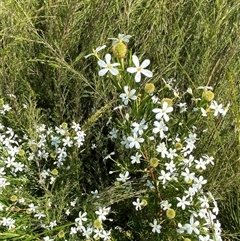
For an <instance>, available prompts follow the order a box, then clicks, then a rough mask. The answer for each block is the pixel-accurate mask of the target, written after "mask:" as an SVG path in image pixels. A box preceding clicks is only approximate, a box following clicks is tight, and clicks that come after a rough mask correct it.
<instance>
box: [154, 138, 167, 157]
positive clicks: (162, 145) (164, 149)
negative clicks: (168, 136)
mask: <svg viewBox="0 0 240 241" xmlns="http://www.w3.org/2000/svg"><path fill="white" fill-rule="evenodd" d="M156 150H157V152H160V153H161V157H162V158H165V157H166V156H168V154H169V153H168V150H167V147H166V144H165V142H161V143H160V144H159V145H157V149H156Z"/></svg>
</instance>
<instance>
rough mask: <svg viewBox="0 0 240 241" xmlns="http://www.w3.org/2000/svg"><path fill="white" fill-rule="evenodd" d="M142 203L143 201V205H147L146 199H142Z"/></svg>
mask: <svg viewBox="0 0 240 241" xmlns="http://www.w3.org/2000/svg"><path fill="white" fill-rule="evenodd" d="M142 203H143V207H145V206H147V205H148V201H147V200H146V199H143V200H142Z"/></svg>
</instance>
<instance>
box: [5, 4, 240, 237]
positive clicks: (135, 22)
mask: <svg viewBox="0 0 240 241" xmlns="http://www.w3.org/2000/svg"><path fill="white" fill-rule="evenodd" d="M239 11H240V3H239V1H234V0H228V1H224V0H211V1H196V0H186V1H173V0H172V1H167V0H165V1H157V0H148V1H146V0H137V1H132V0H121V1H120V0H114V1H102V0H92V1H90V0H84V1H77V0H71V1H69V0H59V1H54V0H50V1H44V0H31V1H13V0H2V1H1V3H0V20H1V21H0V85H1V89H0V91H1V97H4V98H6V99H9V100H10V101H11V103H12V104H13V106H14V109H15V115H14V116H12V118H11V119H10V120H8V121H9V122H10V123H11V125H13V126H21V127H23V128H24V129H25V130H26V131H27V132H28V133H30V134H32V135H34V133H32V132H33V130H32V127H33V126H34V125H36V124H37V123H39V122H40V120H41V121H42V122H44V123H46V124H47V125H60V124H61V123H62V122H70V121H72V120H75V121H77V122H80V123H81V124H82V125H84V128H85V131H86V132H87V133H88V138H87V140H86V142H87V145H86V146H87V147H86V149H87V150H86V152H85V153H86V154H84V156H83V157H82V158H83V159H84V160H89V162H87V163H86V162H85V163H84V164H82V166H81V172H82V173H84V177H82V178H83V179H84V181H83V183H84V188H90V189H91V190H94V189H100V190H101V189H102V190H103V189H105V188H109V187H108V185H109V184H110V183H111V181H112V177H111V176H109V175H108V172H109V170H111V165H112V163H111V162H110V161H108V160H104V156H106V155H107V154H108V153H110V152H111V151H113V150H114V145H113V144H111V142H110V141H109V139H107V138H106V137H107V135H108V132H109V130H108V127H107V126H106V125H105V123H106V122H107V121H108V118H109V116H110V115H111V106H112V104H113V103H114V101H115V100H116V98H117V97H118V96H116V94H115V89H114V87H113V85H112V84H111V83H110V81H109V82H108V81H107V80H106V81H105V80H104V81H103V80H101V79H100V78H99V76H97V74H96V68H97V64H96V63H93V62H92V61H91V60H89V59H87V60H86V59H84V55H86V54H88V53H90V52H92V48H95V47H97V46H99V45H101V44H104V43H106V40H107V39H108V38H109V37H115V36H117V35H118V33H125V34H130V35H132V36H133V37H132V39H131V40H130V42H129V44H128V48H129V49H131V51H132V53H136V54H138V55H139V54H141V55H142V56H144V57H145V58H149V59H150V60H151V63H152V64H153V72H154V73H155V75H154V78H153V80H154V83H155V85H156V86H157V87H158V88H161V87H163V85H164V82H163V80H162V79H163V78H164V79H167V78H175V79H176V81H177V86H178V88H179V89H180V90H182V89H185V88H188V87H191V88H192V89H196V88H197V87H198V86H199V85H201V86H206V85H209V86H213V88H214V93H215V95H216V97H217V98H218V99H220V100H221V101H222V102H225V103H227V102H229V103H230V111H229V114H228V116H227V117H226V118H225V119H224V121H220V120H219V121H218V122H217V123H214V122H213V121H208V122H204V123H203V122H200V121H199V122H197V125H198V127H199V131H201V130H203V129H206V128H208V129H209V130H210V131H209V132H208V134H206V135H205V136H203V137H202V138H201V141H200V143H199V146H198V150H199V152H200V153H201V152H202V151H203V150H207V151H208V153H209V154H212V155H214V156H215V160H216V164H215V166H214V168H213V169H212V170H211V172H210V173H209V174H208V176H209V180H210V181H209V184H208V185H209V187H210V189H211V190H212V192H213V193H215V194H216V195H217V197H218V199H219V200H220V207H221V211H222V216H221V221H222V224H223V228H224V230H225V234H226V237H227V235H229V236H230V239H231V240H234V238H235V239H236V240H240V238H239V235H240V229H239V227H240V226H239V218H238V215H239V208H240V207H239V195H240V189H239V184H240V169H239V166H240V159H239V152H240V117H239V104H240V103H239V102H240V96H239V93H240V92H239V76H240V68H239V66H240V58H239V56H240V53H239V46H240V39H239V34H240V24H239V23H240V19H239V14H238V13H239ZM109 43H110V42H108V44H109ZM109 46H110V44H109ZM109 51H111V49H110V47H109ZM12 95H15V96H16V99H14V98H13V97H11V96H12ZM26 101H27V102H28V103H29V105H30V106H31V108H29V112H28V113H26V112H24V111H23V112H21V110H22V109H23V106H22V104H24V103H26ZM186 101H189V100H187V99H186ZM22 113H23V114H22ZM24 113H25V114H24ZM93 143H94V144H96V145H97V146H98V147H99V150H101V152H98V151H92V149H91V144H93ZM78 175H79V176H80V173H78ZM133 226H134V225H133Z"/></svg>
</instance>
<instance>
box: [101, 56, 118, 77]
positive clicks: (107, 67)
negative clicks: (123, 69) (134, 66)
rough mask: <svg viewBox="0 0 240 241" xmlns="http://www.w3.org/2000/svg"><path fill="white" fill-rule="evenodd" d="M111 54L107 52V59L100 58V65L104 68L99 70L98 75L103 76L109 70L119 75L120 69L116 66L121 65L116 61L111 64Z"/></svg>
mask: <svg viewBox="0 0 240 241" xmlns="http://www.w3.org/2000/svg"><path fill="white" fill-rule="evenodd" d="M111 58H112V57H111V55H110V54H106V55H105V60H106V62H105V61H103V60H101V59H100V60H98V65H99V66H100V67H101V68H102V69H101V70H100V71H99V72H98V75H99V76H103V75H105V74H106V73H107V72H108V71H109V72H110V73H111V74H112V75H118V73H119V71H118V69H116V68H114V67H116V66H118V65H120V64H119V63H114V64H111V63H110V61H111Z"/></svg>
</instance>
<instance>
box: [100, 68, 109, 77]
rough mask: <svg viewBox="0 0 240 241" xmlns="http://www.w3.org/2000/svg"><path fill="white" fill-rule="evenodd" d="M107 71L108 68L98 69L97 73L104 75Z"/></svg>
mask: <svg viewBox="0 0 240 241" xmlns="http://www.w3.org/2000/svg"><path fill="white" fill-rule="evenodd" d="M107 72H108V69H101V70H99V72H98V75H99V76H103V75H105V74H106V73H107Z"/></svg>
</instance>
